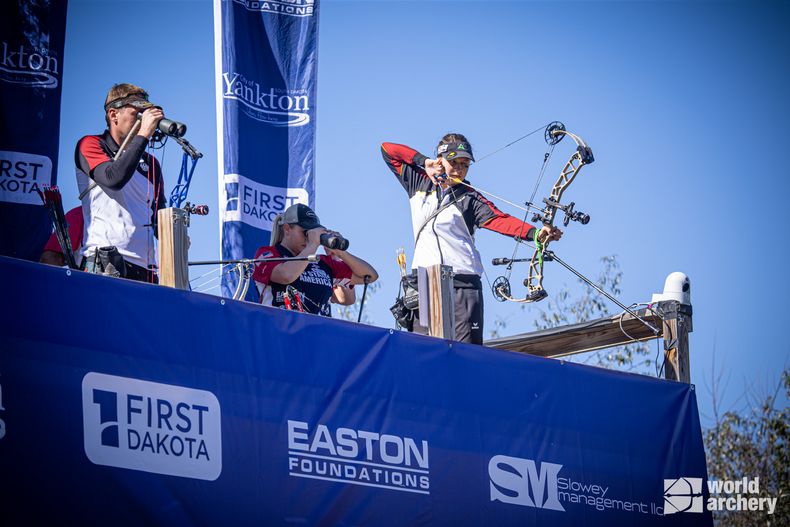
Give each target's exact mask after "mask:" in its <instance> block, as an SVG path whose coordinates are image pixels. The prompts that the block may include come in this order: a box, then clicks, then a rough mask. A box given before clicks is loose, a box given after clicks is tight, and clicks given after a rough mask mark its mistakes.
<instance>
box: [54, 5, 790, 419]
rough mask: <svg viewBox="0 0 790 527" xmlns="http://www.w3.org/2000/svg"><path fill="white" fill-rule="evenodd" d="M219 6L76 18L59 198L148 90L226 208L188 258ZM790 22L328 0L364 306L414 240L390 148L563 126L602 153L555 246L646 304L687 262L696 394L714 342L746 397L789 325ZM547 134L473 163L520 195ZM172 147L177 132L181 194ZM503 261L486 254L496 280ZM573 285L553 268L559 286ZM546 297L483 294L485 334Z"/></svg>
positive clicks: (320, 190) (170, 177)
mask: <svg viewBox="0 0 790 527" xmlns="http://www.w3.org/2000/svg"><path fill="white" fill-rule="evenodd" d="M212 16H213V11H212V4H211V2H209V1H186V0H183V1H174V0H171V1H162V0H160V1H155V2H144V1H108V0H102V1H87V0H70V2H69V12H68V21H67V24H68V25H67V36H66V50H65V57H64V77H63V111H62V117H61V145H60V160H59V164H58V168H59V174H58V178H59V183H60V186H61V188H62V189H63V192H64V198H65V203H66V206H67V208H69V207H70V206H74V205H76V204H77V197H76V195H77V191H76V184H75V180H74V176H73V173H74V169H73V149H74V144H75V143H76V141H77V139H79V137H81V136H82V135H85V134H88V133H96V132H100V131H101V130H102V129H103V126H104V121H103V112H102V104H103V101H104V97H105V95H106V93H107V90H108V89H109V87H110V86H111V85H112V84H113V83H115V82H131V83H134V84H138V85H141V86H143V87H145V88H146V89H147V90H148V91H149V93H150V94H151V98H152V100H154V101H156V102H158V103H159V104H161V105H162V106H163V107H164V108H165V112H166V114H167V115H168V117H171V118H174V119H177V120H181V121H183V122H185V123H187V124H188V126H189V132H188V134H187V138H188V139H189V140H190V141H191V142H192V143H193V144H194V145H195V146H196V147H197V148H199V149H200V150H201V151H203V153H204V154H205V157H204V158H203V159H202V160H201V161H200V163H199V164H198V168H197V171H196V174H195V177H194V181H193V184H192V189H191V191H190V201H193V202H198V203H207V204H209V205H210V206H211V207H212V209H213V212H214V213H213V214H212V215H211V216H209V217H207V218H194V219H193V224H192V228H191V230H190V234H191V237H192V250H191V253H190V259H191V260H198V259H215V258H217V257H218V254H219V240H218V220H217V216H216V210H217V183H216V181H217V157H216V116H215V102H214V78H213V77H214V43H213V20H212ZM788 25H790V8H788V4H786V3H779V2H748V1H738V2H716V1H709V2H630V3H629V2H612V3H609V2H503V3H499V2H484V1H476V2H438V1H437V2H386V1H382V2H379V1H368V2H337V1H326V0H324V1H322V2H321V6H320V24H319V27H320V31H319V34H320V39H319V55H318V64H319V72H318V100H317V111H318V117H317V130H318V132H317V134H318V135H317V162H316V170H317V187H316V193H317V194H316V200H317V213H318V214H319V216H320V217H321V220H322V223H324V225H327V226H329V227H332V228H335V229H337V230H339V231H341V232H343V233H344V234H345V235H346V236H347V237H348V238H349V239H350V240H351V243H352V246H351V249H352V252H355V253H356V254H358V255H360V256H362V257H364V258H365V259H367V260H368V261H370V262H371V263H373V264H374V266H376V267H377V268H378V270H379V271H380V273H381V283H382V290H381V291H380V292H379V293H378V294H376V295H375V296H374V298H373V299H372V301H371V303H370V305H369V306H368V307H367V309H369V314H370V316H371V317H372V318H373V320H374V321H375V322H376V323H377V324H378V325H382V326H386V327H392V318H391V316H390V315H389V312H388V311H387V308H388V307H389V305H390V304H391V303H392V300H393V299H394V297H395V295H396V292H397V268H396V265H395V260H394V256H395V249H396V248H398V247H399V246H404V247H406V248H407V254H408V255H409V256H411V250H410V249H411V247H410V246H411V243H412V234H411V226H410V221H409V217H408V205H407V201H406V196H405V194H404V193H403V191H402V189H401V188H400V186H399V185H398V184H397V183H396V182H395V180H394V178H393V177H392V176H391V174H390V172H389V171H388V170H387V169H386V167H385V166H384V164H383V162H382V161H381V157H380V154H379V144H380V143H381V142H382V141H394V142H401V143H406V144H409V145H410V146H413V147H415V148H417V149H418V150H421V151H422V152H424V153H429V152H430V151H431V150H432V148H433V147H434V146H435V144H436V142H437V140H438V139H439V137H440V136H441V135H443V134H444V133H445V132H448V131H460V132H462V133H465V134H466V135H467V137H469V139H470V141H471V142H472V144H473V146H474V148H475V151H476V152H477V154H478V156H479V155H481V154H485V153H487V152H490V151H493V150H496V149H497V148H499V147H501V146H503V145H505V144H506V143H508V142H510V141H512V140H514V139H516V138H518V137H520V136H521V135H524V134H525V133H526V132H528V131H531V130H533V129H535V128H537V127H538V126H540V125H541V124H545V123H548V122H550V121H553V120H561V121H563V122H564V123H565V124H566V125H567V127H568V129H569V130H571V131H574V132H576V133H578V134H579V135H581V136H582V137H583V138H584V139H585V140H586V141H587V142H588V143H589V145H590V146H591V147H592V148H593V150H594V152H595V157H596V162H595V163H594V164H593V165H590V166H589V167H585V168H584V169H583V170H582V172H581V174H580V176H579V180H578V181H576V182H575V183H574V184H573V186H572V187H571V188H570V189H569V190H568V191H567V193H566V196H567V199H568V200H572V201H575V202H576V203H577V208H579V209H581V210H583V211H585V212H588V213H589V214H590V215H591V216H592V221H591V222H590V224H589V225H587V226H581V225H579V224H573V225H571V226H570V227H569V228H568V229H567V230H566V236H565V237H564V238H563V240H562V241H561V242H559V243H558V244H556V245H555V246H554V249H555V250H556V251H557V253H558V254H560V255H561V256H563V258H564V259H565V260H567V261H568V262H569V263H571V264H572V265H574V266H575V267H576V268H577V269H579V270H580V271H581V272H583V273H585V274H587V275H591V276H595V275H596V274H597V272H598V271H599V269H600V265H599V259H600V258H601V257H602V256H605V255H610V254H616V255H617V257H618V260H619V262H620V264H621V267H622V269H623V271H624V273H625V281H624V284H623V294H622V297H621V300H622V301H623V302H624V303H626V304H629V303H631V302H646V301H649V300H650V297H651V294H652V293H654V292H660V291H661V289H662V288H663V283H664V279H665V277H666V275H667V274H669V273H670V272H672V271H683V272H685V273H687V274H688V275H689V277H690V278H691V283H692V302H693V305H694V332H693V333H692V334H691V340H690V345H691V371H692V381H693V382H694V383H696V384H697V386H698V388H699V389H698V400H699V402H700V406H701V409H702V411H703V413H704V414H710V396H709V394H708V391H707V389H706V385H708V384H709V380H710V378H711V374H712V372H713V371H714V370H713V360H714V355H715V361H716V370H719V369H724V372H725V373H724V381H727V382H726V393H725V397H724V400H723V401H722V402H723V403H724V407H725V409H726V408H736V409H742V408H743V404H744V400H743V399H742V398H740V396H741V395H742V394H743V393H744V391H746V390H747V389H752V390H756V391H757V393H759V394H762V393H764V392H765V390H766V389H767V387H769V386H771V385H773V384H775V382H776V379H777V378H778V375H779V372H780V371H781V370H782V368H783V367H785V366H787V365H788V364H790V344H788V339H787V338H786V335H785V334H784V331H783V325H782V323H781V320H783V318H784V311H785V304H786V302H787V299H788V298H789V297H790V286H788V279H787V277H786V273H785V272H786V270H787V268H788V264H787V260H788V256H789V255H788V246H789V245H790V244H788V235H787V234H786V231H785V228H784V224H785V223H786V222H787V216H786V214H787V211H788V207H787V206H786V204H785V200H786V199H787V198H788V190H790V178H788V168H787V165H786V159H785V158H786V155H785V153H786V150H787V144H786V139H785V138H784V135H785V130H784V128H785V127H786V126H787V123H788V122H790V99H789V98H788V95H787V94H788V93H790V77H789V75H790V33H788V32H787V27H788ZM261 146H262V148H265V145H261ZM544 149H545V144H544V143H543V142H542V140H541V139H536V138H530V139H527V140H525V141H522V142H520V143H518V144H517V145H514V146H512V147H510V148H508V149H506V150H504V151H503V152H501V153H499V154H497V155H495V156H493V157H491V158H490V159H487V160H485V161H483V162H482V163H480V164H479V165H477V166H473V168H472V169H471V170H470V174H469V178H470V180H472V181H473V182H474V183H475V184H477V185H478V186H480V187H482V188H484V189H486V190H490V191H492V192H494V193H496V194H499V195H503V196H506V197H508V198H509V199H512V200H513V201H525V200H526V199H528V198H529V195H530V193H531V191H532V187H533V185H534V183H535V180H536V175H537V172H538V169H539V167H540V163H541V161H542V154H543V151H544ZM570 152H571V143H570V142H569V141H563V142H562V143H561V144H560V145H559V146H558V147H557V150H556V151H555V155H554V157H553V160H552V161H553V162H552V165H550V166H549V168H548V172H547V175H546V176H545V178H544V182H543V185H542V187H541V188H540V189H539V191H538V196H539V197H540V196H545V195H547V194H548V192H549V190H550V186H551V184H552V183H553V181H554V179H556V176H557V174H558V171H559V170H560V169H561V168H562V164H563V163H564V161H565V159H566V158H567V156H568V155H569V154H570ZM159 157H160V159H161V158H162V154H161V153H160V154H159ZM180 163H181V155H180V152H179V150H178V148H177V145H175V144H170V145H168V147H167V148H166V150H165V152H164V170H165V179H166V183H167V189H168V191H169V189H170V188H171V187H172V185H174V184H175V181H176V179H177V175H178V170H179V167H180ZM495 201H496V200H495ZM500 205H501V207H502V209H503V210H505V211H507V212H510V213H513V214H514V215H520V214H521V213H520V212H519V211H517V210H514V209H511V208H509V207H508V206H507V205H505V204H503V203H500ZM477 240H478V248H479V249H480V251H481V253H482V254H483V257H484V261H489V260H490V258H493V257H501V256H510V255H511V252H512V243H511V242H510V241H509V240H508V239H506V238H504V237H501V236H498V235H496V234H493V233H490V232H486V231H482V232H480V233H479V234H478V235H477ZM525 253H526V252H525V251H522V252H521V254H522V255H523V254H525ZM249 256H250V257H251V256H253V255H249ZM499 269H501V268H492V267H490V266H489V267H488V275H489V277H490V278H491V279H492V280H493V278H495V277H496V276H498V275H499ZM523 271H524V272H526V268H524V269H523ZM202 272H204V270H201V271H199V273H202ZM514 277H518V275H517V274H516V275H514ZM513 282H514V284H519V283H520V280H515V279H514V280H513ZM574 284H575V281H574V279H573V277H572V276H571V275H570V274H569V273H567V272H566V271H565V270H564V269H562V268H561V267H559V266H558V265H556V264H555V265H551V266H549V265H547V271H546V279H545V281H544V285H545V287H546V289H547V290H548V291H549V293H551V292H552V291H556V290H559V289H560V288H561V287H563V286H564V285H570V286H572V287H575V285H574ZM514 287H516V290H517V292H518V293H520V292H522V291H521V288H520V286H518V285H515V286H514ZM214 292H215V293H216V292H217V290H216V289H215V290H214ZM545 304H546V303H545V302H544V303H543V304H540V305H538V306H536V307H529V308H527V309H526V310H521V309H519V308H518V306H516V305H514V304H509V303H507V304H500V303H498V302H495V301H494V300H493V298H492V297H491V295H490V293H486V324H487V329H492V327H493V321H494V320H495V319H496V318H497V317H504V318H506V319H507V320H508V327H507V330H506V332H505V333H507V334H514V333H519V332H523V331H529V330H531V329H532V321H533V320H534V319H535V318H536V316H537V313H538V309H539V308H541V307H542V308H545V307H546V305H545ZM611 312H612V313H616V312H618V310H617V308H616V306H612V308H611ZM783 404H787V402H786V401H784V403H783ZM703 424H707V423H706V420H705V419H703Z"/></svg>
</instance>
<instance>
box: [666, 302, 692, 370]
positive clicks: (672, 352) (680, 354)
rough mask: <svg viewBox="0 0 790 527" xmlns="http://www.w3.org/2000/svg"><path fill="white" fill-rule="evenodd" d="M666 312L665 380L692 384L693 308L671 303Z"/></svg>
mask: <svg viewBox="0 0 790 527" xmlns="http://www.w3.org/2000/svg"><path fill="white" fill-rule="evenodd" d="M668 304H669V306H668V309H666V310H665V311H664V317H663V318H664V321H663V328H662V329H663V334H664V378H665V379H670V380H673V381H680V382H685V383H691V371H690V369H689V332H690V331H691V330H692V326H691V306H690V305H685V304H681V303H680V302H669V303H668Z"/></svg>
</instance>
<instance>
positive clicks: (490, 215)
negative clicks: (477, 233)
mask: <svg viewBox="0 0 790 527" xmlns="http://www.w3.org/2000/svg"><path fill="white" fill-rule="evenodd" d="M475 218H476V220H477V224H478V226H480V227H482V228H484V229H488V230H490V231H494V232H498V233H499V234H504V235H505V236H510V237H511V238H512V237H514V236H518V237H519V238H521V239H522V240H524V239H528V238H529V237H530V236H532V232H533V231H532V229H534V228H535V227H533V226H532V225H530V224H529V223H525V222H523V221H521V220H520V219H518V218H514V217H513V216H511V215H510V214H505V213H504V212H502V211H501V210H499V209H498V208H496V205H494V204H493V203H491V202H490V201H488V200H487V199H486V198H484V197H483V196H481V195H480V194H479V193H478V194H476V195H475Z"/></svg>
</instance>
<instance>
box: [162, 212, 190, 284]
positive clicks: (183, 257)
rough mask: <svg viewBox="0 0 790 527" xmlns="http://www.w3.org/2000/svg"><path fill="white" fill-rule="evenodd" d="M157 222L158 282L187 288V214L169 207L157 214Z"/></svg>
mask: <svg viewBox="0 0 790 527" xmlns="http://www.w3.org/2000/svg"><path fill="white" fill-rule="evenodd" d="M157 221H158V222H159V283H160V284H161V285H166V286H168V287H175V288H176V289H188V288H189V271H188V268H187V251H188V247H187V245H188V243H187V227H189V215H188V214H187V213H186V211H185V210H183V209H177V208H175V207H171V208H168V209H162V210H160V211H159V212H158V214H157Z"/></svg>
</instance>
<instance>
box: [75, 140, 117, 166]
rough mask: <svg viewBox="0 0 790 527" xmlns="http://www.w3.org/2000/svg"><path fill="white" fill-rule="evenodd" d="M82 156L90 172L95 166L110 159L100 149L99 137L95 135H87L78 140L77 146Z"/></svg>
mask: <svg viewBox="0 0 790 527" xmlns="http://www.w3.org/2000/svg"><path fill="white" fill-rule="evenodd" d="M78 148H79V151H80V153H81V154H82V157H84V158H85V161H87V162H88V168H89V169H90V172H93V169H95V168H96V167H97V166H99V165H101V164H102V163H106V162H108V161H112V159H110V158H109V157H108V156H107V153H106V152H105V151H104V150H103V149H102V147H101V143H100V142H99V138H98V137H97V136H95V135H87V136H85V137H83V138H82V139H81V140H80V144H79V146H78Z"/></svg>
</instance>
